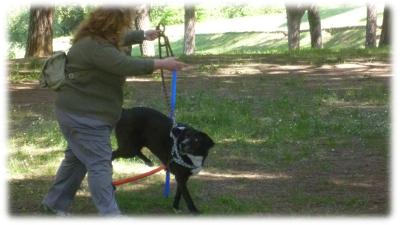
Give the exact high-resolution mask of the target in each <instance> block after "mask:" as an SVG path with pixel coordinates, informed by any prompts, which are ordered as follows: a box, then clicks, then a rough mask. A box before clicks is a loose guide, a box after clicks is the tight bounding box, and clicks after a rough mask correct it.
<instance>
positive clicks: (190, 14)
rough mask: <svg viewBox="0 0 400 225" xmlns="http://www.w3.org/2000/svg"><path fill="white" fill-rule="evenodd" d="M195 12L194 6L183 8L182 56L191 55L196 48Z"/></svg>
mask: <svg viewBox="0 0 400 225" xmlns="http://www.w3.org/2000/svg"><path fill="white" fill-rule="evenodd" d="M195 24H196V10H195V7H194V6H185V35H184V52H183V53H184V54H185V55H193V54H194V50H195V46H196V39H195V38H196V34H195Z"/></svg>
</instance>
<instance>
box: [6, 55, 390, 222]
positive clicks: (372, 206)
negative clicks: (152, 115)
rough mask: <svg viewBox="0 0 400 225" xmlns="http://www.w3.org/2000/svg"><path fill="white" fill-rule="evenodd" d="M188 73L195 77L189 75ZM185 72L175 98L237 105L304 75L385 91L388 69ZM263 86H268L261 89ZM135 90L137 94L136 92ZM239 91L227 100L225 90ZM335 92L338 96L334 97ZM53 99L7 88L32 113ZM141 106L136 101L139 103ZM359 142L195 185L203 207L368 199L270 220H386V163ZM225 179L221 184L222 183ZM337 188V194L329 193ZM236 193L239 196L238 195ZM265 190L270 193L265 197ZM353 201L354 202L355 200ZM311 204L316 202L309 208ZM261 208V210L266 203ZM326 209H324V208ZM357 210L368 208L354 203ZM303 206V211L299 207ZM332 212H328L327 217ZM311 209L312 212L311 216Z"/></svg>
mask: <svg viewBox="0 0 400 225" xmlns="http://www.w3.org/2000/svg"><path fill="white" fill-rule="evenodd" d="M192 72H193V71H192ZM192 72H191V71H188V72H185V73H182V75H181V77H180V81H179V82H180V83H179V91H180V93H181V94H182V95H185V94H188V95H190V92H191V91H193V90H199V89H204V88H210V89H215V90H216V93H217V95H221V96H228V97H230V98H232V99H237V98H239V96H241V97H243V96H246V95H249V97H251V96H250V95H251V93H250V91H247V88H245V87H249V86H250V85H252V84H254V81H255V80H259V81H260V82H259V84H260V85H258V86H256V87H252V90H251V92H252V93H258V94H259V95H265V96H271V95H274V91H276V90H277V88H279V87H276V85H274V81H273V80H274V79H273V78H277V77H279V78H287V79H290V78H291V77H292V76H295V75H302V76H303V77H304V78H305V82H306V85H307V86H308V87H309V88H310V89H312V88H314V87H317V86H319V87H320V86H321V85H322V86H326V88H337V89H339V88H343V89H345V87H346V86H348V85H354V83H355V82H359V81H362V80H363V79H365V78H368V79H373V80H376V82H381V83H384V84H385V85H387V87H389V86H390V79H391V75H390V73H391V66H390V64H389V63H387V62H375V63H370V62H353V63H346V64H338V65H322V66H313V65H282V64H269V63H247V64H245V65H243V64H241V65H229V66H226V67H219V68H216V69H215V70H213V71H212V72H213V75H209V72H208V71H196V72H193V73H192ZM265 80H268V81H269V82H262V81H265ZM128 85H130V86H133V87H139V86H140V91H137V92H135V98H136V99H145V98H146V97H148V96H151V95H158V94H159V93H160V88H161V86H160V82H159V81H155V80H153V79H147V78H134V79H129V80H128ZM136 89H138V88H136ZM239 89H242V90H243V91H242V92H241V93H240V94H238V93H232V92H231V91H230V90H239ZM339 91H340V90H339ZM54 99H55V93H53V92H52V91H49V90H45V89H40V88H38V84H37V83H35V82H26V83H23V84H10V85H9V104H11V105H19V106H30V105H34V104H52V103H53V102H54ZM139 101H140V100H139ZM358 142H359V141H358V140H350V143H351V145H350V146H348V147H342V148H338V149H335V150H332V151H331V152H330V153H329V154H327V155H325V156H324V158H323V159H319V160H318V161H301V162H297V163H295V164H293V165H291V166H289V167H287V168H286V169H284V170H276V171H274V170H268V171H266V170H264V169H263V167H262V166H260V165H257V164H255V163H253V162H251V161H246V160H245V159H237V160H236V161H230V162H227V164H226V165H225V166H226V168H228V169H227V170H226V171H223V172H219V173H209V172H203V173H201V174H200V175H199V176H197V177H196V178H195V179H197V180H201V181H207V186H208V188H207V190H201V193H200V194H199V195H201V196H203V198H204V199H203V200H202V201H204V202H206V201H207V198H212V197H213V196H215V195H216V194H215V190H225V191H227V192H234V193H236V195H237V197H238V198H241V199H251V198H265V199H267V200H268V201H271V202H273V201H274V200H276V199H282V198H283V199H284V198H285V197H284V196H285V195H287V194H288V193H287V191H288V190H291V192H292V193H293V192H295V191H296V189H299V190H301V192H302V194H301V195H300V194H299V195H298V201H307V200H303V198H304V199H306V198H307V197H310V196H311V197H313V198H316V197H315V196H321V198H322V197H323V196H333V198H337V199H342V200H343V201H346V202H347V201H349V202H350V203H348V204H353V205H354V204H358V203H357V202H356V203H351V198H354V196H368V203H367V204H368V206H367V207H366V208H364V209H363V210H362V211H360V212H357V211H354V210H349V212H348V213H346V212H344V211H346V209H343V208H342V209H340V210H338V211H339V212H336V211H329V210H326V209H325V207H324V206H323V204H324V202H321V203H320V204H321V205H309V206H308V209H301V208H297V207H296V202H295V201H292V202H280V203H279V204H277V205H267V207H270V212H272V213H278V214H279V213H280V212H282V211H283V212H286V213H291V212H295V213H300V214H302V213H303V212H305V213H306V214H313V213H318V214H336V213H340V214H353V213H355V214H363V215H388V213H389V212H390V182H389V181H390V179H389V174H390V173H389V172H390V157H389V156H390V155H382V154H374V153H368V154H365V152H364V151H363V149H362V148H361V147H357V146H359V143H358ZM321 163H326V164H329V169H326V170H323V171H318V170H316V169H315V168H316V166H315V165H321ZM222 178H223V179H222ZM331 185H335V186H337V187H338V188H334V189H332V188H328V186H331ZM239 187H240V188H239ZM266 190H268V191H266ZM355 201H356V200H355ZM310 202H311V203H310V204H315V202H316V201H310ZM266 204H267V203H266ZM326 204H330V203H329V202H328V203H326ZM359 204H366V203H363V202H360V203H359ZM302 205H304V204H302ZM333 208H334V207H331V208H330V210H332V209H333ZM310 209H312V210H311V211H310Z"/></svg>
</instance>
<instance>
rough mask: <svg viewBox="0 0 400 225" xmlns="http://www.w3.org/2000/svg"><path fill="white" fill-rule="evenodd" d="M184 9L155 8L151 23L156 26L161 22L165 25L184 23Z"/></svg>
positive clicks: (152, 9) (153, 8)
mask: <svg viewBox="0 0 400 225" xmlns="http://www.w3.org/2000/svg"><path fill="white" fill-rule="evenodd" d="M184 14H185V12H184V10H183V7H172V6H154V7H152V8H151V10H150V21H151V22H152V23H153V25H154V26H156V25H158V24H159V23H160V22H161V23H163V24H165V25H172V24H180V23H183V22H184Z"/></svg>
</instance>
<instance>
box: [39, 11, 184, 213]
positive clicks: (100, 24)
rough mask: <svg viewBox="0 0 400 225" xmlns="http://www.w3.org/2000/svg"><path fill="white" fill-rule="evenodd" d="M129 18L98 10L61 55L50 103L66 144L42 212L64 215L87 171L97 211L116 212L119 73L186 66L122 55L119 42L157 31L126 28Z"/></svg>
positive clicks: (127, 13)
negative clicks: (61, 76)
mask: <svg viewBox="0 0 400 225" xmlns="http://www.w3.org/2000/svg"><path fill="white" fill-rule="evenodd" d="M132 19H133V18H132V14H131V12H130V11H129V10H128V9H116V8H98V9H97V10H95V11H93V12H92V13H91V15H90V16H89V18H88V19H87V20H86V21H84V22H83V23H82V24H81V25H80V27H79V28H78V30H77V32H76V33H75V35H74V38H73V42H72V43H73V45H72V47H71V48H70V50H69V52H68V55H67V65H66V74H67V77H68V79H67V80H66V83H65V85H64V86H63V87H62V88H61V89H60V90H59V91H58V95H57V99H56V103H55V105H56V109H55V111H56V117H57V120H58V123H59V126H60V129H61V131H62V133H63V135H64V137H65V139H66V140H67V143H68V147H67V150H66V151H65V157H64V159H63V161H62V163H61V165H60V167H59V169H58V171H57V174H56V177H55V181H54V183H53V185H52V186H51V188H50V190H49V192H48V194H47V195H46V197H45V198H44V199H43V201H42V207H43V208H44V209H45V210H46V211H49V212H52V213H56V214H60V215H63V214H66V213H67V212H68V208H69V206H70V205H71V202H72V200H73V198H74V196H75V194H76V191H77V190H78V188H79V187H80V185H81V182H82V180H83V178H84V177H85V175H86V173H87V175H88V183H89V190H90V194H91V198H92V200H93V202H94V204H95V206H96V208H97V210H98V212H99V214H101V215H118V214H120V210H119V208H118V205H117V203H116V200H115V195H114V188H113V186H112V165H111V155H112V149H111V144H110V135H111V131H112V129H113V126H114V125H115V124H116V122H117V121H118V119H119V116H120V113H121V110H122V102H123V92H122V87H123V84H124V82H125V77H126V76H132V75H141V74H151V73H153V71H154V70H156V69H160V68H163V69H167V70H180V69H182V68H183V67H185V66H186V64H184V63H182V62H180V61H177V60H176V59H175V58H166V59H160V60H158V59H134V58H132V57H129V56H126V55H125V54H124V53H123V52H122V47H123V46H128V45H132V44H135V43H141V42H142V41H143V40H144V39H146V40H154V39H155V38H157V37H158V35H159V33H158V31H155V30H149V31H146V32H143V31H129V32H128V30H129V28H130V24H131V21H132Z"/></svg>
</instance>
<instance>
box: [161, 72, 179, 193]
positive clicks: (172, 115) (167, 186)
mask: <svg viewBox="0 0 400 225" xmlns="http://www.w3.org/2000/svg"><path fill="white" fill-rule="evenodd" d="M176 79H177V73H176V70H173V71H172V81H171V112H170V113H169V118H171V119H172V121H173V122H174V123H175V105H176ZM169 191H170V172H169V169H168V168H167V171H166V172H165V188H164V197H165V198H168V196H169Z"/></svg>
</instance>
